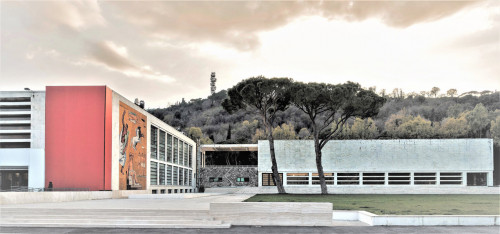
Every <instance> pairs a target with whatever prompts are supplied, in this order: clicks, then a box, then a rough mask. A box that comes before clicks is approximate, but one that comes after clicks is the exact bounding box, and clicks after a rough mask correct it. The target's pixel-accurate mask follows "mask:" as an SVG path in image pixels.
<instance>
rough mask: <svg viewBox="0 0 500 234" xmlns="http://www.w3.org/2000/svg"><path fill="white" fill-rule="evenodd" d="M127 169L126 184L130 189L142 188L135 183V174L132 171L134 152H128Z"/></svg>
mask: <svg viewBox="0 0 500 234" xmlns="http://www.w3.org/2000/svg"><path fill="white" fill-rule="evenodd" d="M128 159H129V160H128V170H127V185H128V186H129V187H130V188H132V189H140V188H142V186H141V184H139V183H137V174H136V173H135V171H134V167H133V165H134V154H132V153H130V154H129V157H128Z"/></svg>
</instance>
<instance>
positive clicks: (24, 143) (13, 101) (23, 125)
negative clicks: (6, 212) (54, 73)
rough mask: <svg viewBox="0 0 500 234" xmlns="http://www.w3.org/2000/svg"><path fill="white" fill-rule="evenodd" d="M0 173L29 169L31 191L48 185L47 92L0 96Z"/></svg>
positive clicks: (6, 92) (0, 93)
mask: <svg viewBox="0 0 500 234" xmlns="http://www.w3.org/2000/svg"><path fill="white" fill-rule="evenodd" d="M0 115H1V117H2V118H0V135H1V136H2V137H0V144H2V145H1V146H0V170H13V169H21V170H24V169H27V170H28V187H29V188H43V187H44V184H45V91H30V90H29V91H1V92H0Z"/></svg>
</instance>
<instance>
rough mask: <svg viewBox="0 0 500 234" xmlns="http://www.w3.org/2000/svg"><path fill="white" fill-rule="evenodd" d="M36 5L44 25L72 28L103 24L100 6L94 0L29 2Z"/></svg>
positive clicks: (77, 28)
mask: <svg viewBox="0 0 500 234" xmlns="http://www.w3.org/2000/svg"><path fill="white" fill-rule="evenodd" d="M30 4H36V5H37V6H38V7H37V8H38V10H37V12H36V13H37V14H42V15H43V16H44V20H43V21H42V22H43V23H44V24H45V26H49V27H50V26H53V25H54V24H55V25H63V26H67V27H69V28H71V29H74V30H81V29H85V28H88V27H90V26H103V25H105V24H106V20H105V19H104V17H103V16H102V14H101V7H100V5H99V2H97V1H96V0H80V1H49V2H45V1H44V2H38V3H30Z"/></svg>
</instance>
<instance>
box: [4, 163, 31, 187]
mask: <svg viewBox="0 0 500 234" xmlns="http://www.w3.org/2000/svg"><path fill="white" fill-rule="evenodd" d="M27 188H28V168H27V167H4V168H1V169H0V189H1V191H23V190H26V189H27Z"/></svg>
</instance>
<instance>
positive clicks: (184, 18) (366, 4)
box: [111, 1, 476, 50]
mask: <svg viewBox="0 0 500 234" xmlns="http://www.w3.org/2000/svg"><path fill="white" fill-rule="evenodd" d="M475 3H476V2H474V1H457V2H452V1H443V2H437V1H430V2H426V1H380V2H379V1H377V2H374V1H360V2H348V1H334V2H316V1H304V2H289V1H281V2H226V1H220V2H196V3H193V2H148V4H144V3H142V2H113V3H111V4H112V5H113V6H114V7H116V8H118V9H119V12H120V17H121V18H122V19H123V20H126V21H128V22H130V23H132V24H135V25H138V26H140V27H142V28H143V30H145V31H147V32H148V33H149V34H150V35H153V36H157V37H159V38H164V39H166V40H169V39H170V40H188V41H207V40H208V41H213V42H217V43H222V44H226V45H228V46H231V47H235V48H237V49H239V50H252V49H255V48H256V47H257V46H258V45H259V39H258V35H257V34H258V33H259V32H262V31H268V30H272V29H275V28H278V27H280V26H283V25H285V24H287V23H289V22H290V21H292V20H294V19H296V18H299V17H301V16H310V15H318V14H319V15H323V16H324V17H327V18H330V19H331V18H335V19H343V20H350V21H360V20H365V19H368V18H379V19H381V20H382V21H383V22H384V23H386V24H387V25H390V26H394V27H408V26H411V25H413V24H417V23H422V22H428V21H433V20H437V19H440V18H442V17H446V16H449V15H451V14H453V13H456V12H457V11H459V10H461V9H463V8H465V7H467V6H470V5H473V4H475Z"/></svg>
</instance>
